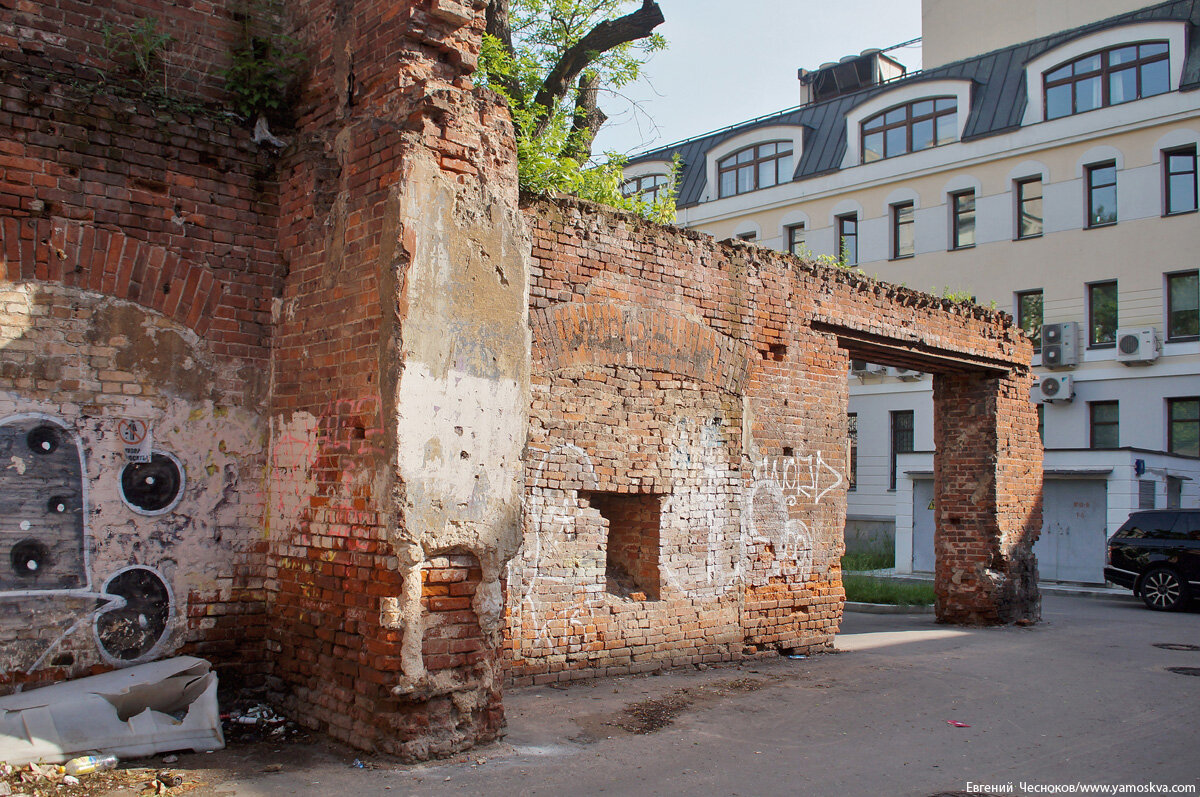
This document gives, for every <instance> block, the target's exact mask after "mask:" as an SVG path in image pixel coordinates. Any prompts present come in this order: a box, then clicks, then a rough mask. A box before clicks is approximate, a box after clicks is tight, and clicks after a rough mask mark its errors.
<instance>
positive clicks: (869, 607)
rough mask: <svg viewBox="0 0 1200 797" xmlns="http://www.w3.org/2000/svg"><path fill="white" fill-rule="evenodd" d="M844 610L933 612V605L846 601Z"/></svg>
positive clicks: (902, 612) (909, 612)
mask: <svg viewBox="0 0 1200 797" xmlns="http://www.w3.org/2000/svg"><path fill="white" fill-rule="evenodd" d="M845 606H846V611H848V612H858V613H860V614H933V606H932V605H927V606H907V605H906V606H895V605H893V604H890V603H859V602H858V601H846V604H845Z"/></svg>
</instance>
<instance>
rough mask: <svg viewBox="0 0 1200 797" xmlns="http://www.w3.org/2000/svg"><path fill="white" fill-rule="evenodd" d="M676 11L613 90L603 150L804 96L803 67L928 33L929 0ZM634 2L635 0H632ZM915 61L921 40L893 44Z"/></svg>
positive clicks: (719, 0) (684, 133) (722, 122)
mask: <svg viewBox="0 0 1200 797" xmlns="http://www.w3.org/2000/svg"><path fill="white" fill-rule="evenodd" d="M658 4H659V7H660V8H661V9H662V12H663V16H665V17H666V21H665V22H664V23H663V24H661V25H659V26H658V27H657V28H656V29H655V31H656V32H657V33H661V34H662V35H663V36H665V37H666V39H667V49H666V50H664V51H661V52H657V53H654V54H653V55H652V56H651V58H650V61H649V62H648V63H647V64H646V66H645V67H644V72H643V76H642V78H641V79H640V80H638V81H637V83H635V84H630V85H627V86H624V87H622V88H621V89H620V90H619V94H616V95H608V96H606V97H603V98H602V99H601V102H600V107H601V108H602V109H603V110H604V111H605V113H607V114H608V115H609V117H610V118H609V121H608V123H607V124H605V126H604V127H603V128H601V130H600V134H599V135H598V136H597V137H596V145H595V146H594V147H593V150H592V151H593V152H594V153H596V154H597V155H599V154H600V153H602V152H607V151H615V152H619V153H623V154H632V153H637V152H643V151H646V150H649V149H654V148H656V147H660V146H664V145H666V144H671V143H674V142H676V141H679V140H682V139H685V138H692V137H693V136H698V135H701V134H703V133H708V132H710V131H713V130H718V129H720V128H722V127H725V126H727V125H731V124H736V123H738V122H744V121H747V120H749V119H753V118H754V117H756V116H763V115H766V114H770V113H774V112H776V111H782V110H784V109H785V108H792V107H795V106H796V105H799V104H800V83H799V81H798V80H797V79H796V70H797V69H798V68H800V67H803V68H805V69H810V70H811V69H815V68H816V67H818V66H820V65H821V64H823V63H825V62H826V61H837V60H839V59H841V58H842V57H843V56H846V55H851V54H854V55H857V54H858V53H860V52H862V51H863V50H865V49H867V48H871V47H877V48H880V49H883V48H886V47H889V46H891V45H893V44H899V43H900V42H903V41H907V40H909V39H913V38H916V37H918V36H920V35H921V0H735V1H734V2H730V0H658ZM631 9H632V6H631ZM889 55H891V56H892V57H893V58H896V59H897V60H898V61H900V62H901V63H902V64H904V65H905V66H907V67H908V68H909V71H912V70H914V69H919V68H920V66H921V50H920V46H919V45H917V46H912V47H906V48H904V49H900V50H895V51H893V52H891V53H889Z"/></svg>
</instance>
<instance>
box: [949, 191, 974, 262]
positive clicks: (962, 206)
mask: <svg viewBox="0 0 1200 797" xmlns="http://www.w3.org/2000/svg"><path fill="white" fill-rule="evenodd" d="M950 213H951V217H952V218H951V220H950V230H951V241H950V248H951V249H969V248H971V247H972V246H974V245H975V192H974V191H962V192H960V193H957V194H951V195H950Z"/></svg>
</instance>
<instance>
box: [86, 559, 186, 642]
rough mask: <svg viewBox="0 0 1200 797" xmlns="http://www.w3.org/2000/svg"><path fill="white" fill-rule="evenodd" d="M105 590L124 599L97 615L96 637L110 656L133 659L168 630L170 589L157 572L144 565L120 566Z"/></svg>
mask: <svg viewBox="0 0 1200 797" xmlns="http://www.w3.org/2000/svg"><path fill="white" fill-rule="evenodd" d="M104 592H106V593H107V594H109V595H116V596H118V597H121V598H124V599H125V606H124V607H123V608H120V609H112V610H110V611H107V612H104V613H103V614H101V615H100V616H98V617H97V618H96V638H97V639H98V640H99V642H100V646H101V647H102V648H104V650H106V651H107V652H108V654H109V655H110V656H112V657H113V658H116V659H120V660H122V661H133V660H135V659H139V658H141V657H142V656H145V655H146V654H147V653H149V652H150V651H151V650H152V649H153V648H154V646H155V645H157V644H158V641H159V640H160V639H162V637H163V635H164V634H165V633H166V632H167V625H168V624H169V623H170V619H171V593H170V591H169V590H168V589H167V585H166V584H164V583H163V580H162V579H161V578H159V576H158V574H157V573H155V572H154V571H153V570H151V569H149V568H146V567H131V568H129V569H128V570H122V571H121V572H120V573H117V574H116V575H115V576H113V577H112V578H110V579H109V580H108V583H107V584H106V585H105V586H104Z"/></svg>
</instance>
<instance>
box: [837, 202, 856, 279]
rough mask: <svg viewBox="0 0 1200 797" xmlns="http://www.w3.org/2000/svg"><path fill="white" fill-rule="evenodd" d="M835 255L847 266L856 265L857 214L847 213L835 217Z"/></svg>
mask: <svg viewBox="0 0 1200 797" xmlns="http://www.w3.org/2000/svg"><path fill="white" fill-rule="evenodd" d="M837 229H838V253H837V256H838V258H839V259H841V260H842V261H843V262H844V263H845V264H846V265H847V266H857V265H858V214H856V213H847V214H846V215H845V216H838V217H837Z"/></svg>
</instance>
